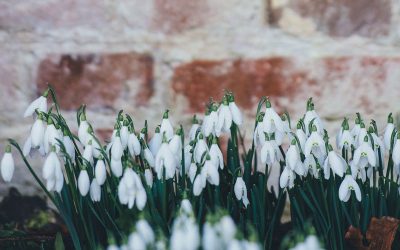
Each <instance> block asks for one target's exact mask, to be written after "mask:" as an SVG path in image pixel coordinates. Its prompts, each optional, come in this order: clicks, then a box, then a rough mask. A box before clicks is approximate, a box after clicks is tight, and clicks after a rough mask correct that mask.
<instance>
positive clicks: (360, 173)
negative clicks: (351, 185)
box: [349, 161, 367, 183]
mask: <svg viewBox="0 0 400 250" xmlns="http://www.w3.org/2000/svg"><path fill="white" fill-rule="evenodd" d="M349 165H350V169H351V176H352V177H353V179H354V180H357V179H361V181H362V182H363V183H364V182H365V181H366V180H367V172H366V170H365V168H360V167H359V166H357V165H355V164H354V161H350V163H349Z"/></svg>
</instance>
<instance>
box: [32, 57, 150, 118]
mask: <svg viewBox="0 0 400 250" xmlns="http://www.w3.org/2000/svg"><path fill="white" fill-rule="evenodd" d="M36 82H37V86H38V91H39V93H42V91H43V90H44V89H45V88H47V84H51V85H52V86H53V87H54V89H55V91H56V93H57V95H58V96H59V102H60V104H61V107H62V108H63V109H67V110H69V109H76V108H77V107H79V106H80V105H81V104H82V103H85V104H87V105H88V106H89V108H102V107H111V108H112V107H113V104H114V102H115V101H116V100H117V99H118V98H119V97H121V98H123V97H124V94H125V90H126V89H127V88H128V89H129V88H130V87H132V86H131V85H132V84H135V85H137V86H135V90H130V91H135V98H134V100H127V101H129V102H131V103H132V105H144V104H146V103H147V101H148V100H149V98H150V97H151V96H152V94H153V90H154V89H153V59H152V58H151V57H150V56H148V55H140V54H135V53H121V54H83V55H50V56H48V57H47V58H45V59H44V60H43V61H42V62H41V63H40V65H39V69H38V73H37V80H36Z"/></svg>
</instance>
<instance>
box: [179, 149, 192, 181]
mask: <svg viewBox="0 0 400 250" xmlns="http://www.w3.org/2000/svg"><path fill="white" fill-rule="evenodd" d="M192 145H193V141H191V142H190V143H189V144H187V145H186V146H185V148H184V149H183V155H184V159H185V175H186V174H187V173H188V171H189V167H190V164H191V162H192V151H193V150H192V148H193V147H192ZM178 168H179V173H180V175H181V176H183V169H182V164H179V166H178Z"/></svg>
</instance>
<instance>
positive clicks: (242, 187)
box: [233, 177, 250, 208]
mask: <svg viewBox="0 0 400 250" xmlns="http://www.w3.org/2000/svg"><path fill="white" fill-rule="evenodd" d="M233 189H234V191H235V196H236V199H238V200H239V201H240V200H241V201H242V202H243V205H244V206H245V207H246V208H247V205H249V203H250V202H249V199H248V198H247V187H246V183H244V181H243V178H242V177H238V178H237V179H236V182H235V186H234V188H233Z"/></svg>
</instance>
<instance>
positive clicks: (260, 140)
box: [253, 114, 265, 147]
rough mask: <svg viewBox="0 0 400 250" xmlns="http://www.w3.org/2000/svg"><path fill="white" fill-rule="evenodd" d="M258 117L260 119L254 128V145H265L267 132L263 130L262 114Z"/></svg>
mask: <svg viewBox="0 0 400 250" xmlns="http://www.w3.org/2000/svg"><path fill="white" fill-rule="evenodd" d="M257 119H259V120H258V123H257V126H256V128H255V129H254V136H253V142H254V146H256V147H259V146H263V145H264V143H265V132H264V130H263V123H262V119H263V116H262V114H261V115H259V117H258V118H257Z"/></svg>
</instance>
